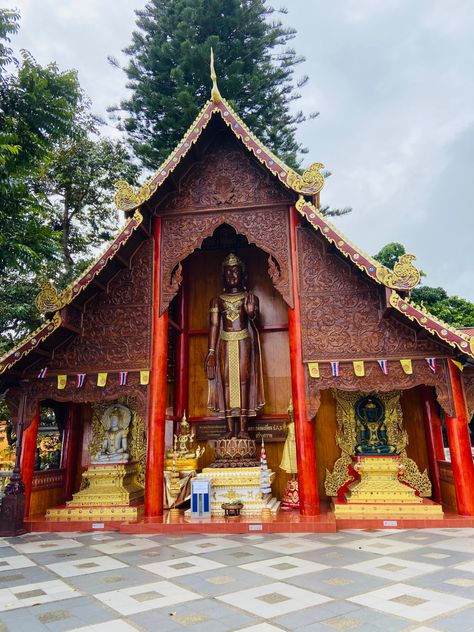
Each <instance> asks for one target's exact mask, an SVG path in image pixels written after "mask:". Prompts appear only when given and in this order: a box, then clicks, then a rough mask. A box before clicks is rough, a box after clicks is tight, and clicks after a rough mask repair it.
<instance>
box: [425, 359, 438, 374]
mask: <svg viewBox="0 0 474 632" xmlns="http://www.w3.org/2000/svg"><path fill="white" fill-rule="evenodd" d="M426 361H427V362H428V366H429V367H430V369H431V370H432V371H433V373H436V358H426Z"/></svg>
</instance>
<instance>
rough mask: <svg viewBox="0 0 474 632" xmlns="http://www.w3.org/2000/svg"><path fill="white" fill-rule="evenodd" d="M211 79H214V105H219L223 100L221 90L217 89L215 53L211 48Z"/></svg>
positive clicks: (212, 92)
mask: <svg viewBox="0 0 474 632" xmlns="http://www.w3.org/2000/svg"><path fill="white" fill-rule="evenodd" d="M211 79H212V90H211V99H212V100H213V101H214V103H219V101H220V100H221V98H222V97H221V93H220V92H219V88H218V87H217V75H216V70H215V68H214V51H213V50H212V47H211Z"/></svg>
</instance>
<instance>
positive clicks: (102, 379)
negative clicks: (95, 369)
mask: <svg viewBox="0 0 474 632" xmlns="http://www.w3.org/2000/svg"><path fill="white" fill-rule="evenodd" d="M106 384H107V373H97V386H101V387H102V388H103V387H104V386H105V385H106Z"/></svg>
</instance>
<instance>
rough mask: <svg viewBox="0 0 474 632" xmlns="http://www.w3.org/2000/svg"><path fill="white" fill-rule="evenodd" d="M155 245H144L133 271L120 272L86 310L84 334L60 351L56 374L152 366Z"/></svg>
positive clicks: (55, 360) (54, 363)
mask: <svg viewBox="0 0 474 632" xmlns="http://www.w3.org/2000/svg"><path fill="white" fill-rule="evenodd" d="M152 272H153V244H152V241H151V240H148V241H145V242H144V243H143V244H142V246H140V249H139V250H138V252H137V253H136V254H135V256H134V257H133V260H132V265H131V268H130V269H128V268H126V269H123V270H121V271H120V272H119V273H118V274H117V276H115V277H114V279H113V280H112V281H111V282H110V284H109V290H108V292H102V293H101V294H99V295H98V296H97V297H96V298H95V299H93V300H92V301H91V302H90V303H89V304H87V305H86V307H85V311H84V315H83V335H82V336H77V337H76V338H74V339H73V340H72V342H71V343H69V344H68V343H66V346H65V347H64V348H63V349H60V350H58V351H57V352H56V353H55V356H54V358H53V360H52V361H51V363H50V364H49V368H50V370H52V371H64V372H67V371H70V372H82V371H84V372H87V371H112V370H117V371H118V370H131V369H144V368H147V367H148V366H149V364H150V340H151V306H152Z"/></svg>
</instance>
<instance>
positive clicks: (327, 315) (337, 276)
mask: <svg viewBox="0 0 474 632" xmlns="http://www.w3.org/2000/svg"><path fill="white" fill-rule="evenodd" d="M298 255H299V288H300V294H301V310H302V339H303V357H304V360H305V361H307V362H308V361H312V360H313V361H316V360H323V359H328V360H343V359H356V358H416V357H422V358H424V357H428V356H437V355H438V356H439V355H447V354H450V353H451V351H450V350H449V349H448V348H447V347H446V346H445V345H443V344H442V343H438V342H437V341H436V340H433V339H432V338H430V337H426V334H422V335H421V336H420V334H419V333H418V332H417V331H416V329H415V328H414V327H413V328H412V327H410V326H407V325H404V324H402V323H401V322H399V321H397V320H395V319H394V318H391V317H388V318H384V317H383V316H382V313H383V310H384V309H385V304H384V301H383V293H382V290H381V288H379V287H378V286H376V285H375V284H374V283H372V282H371V281H370V280H369V279H367V278H365V277H364V276H363V275H362V274H361V273H360V272H359V271H358V270H357V269H355V268H354V266H352V265H351V264H350V263H349V262H348V261H345V260H344V259H342V258H341V257H340V256H339V255H338V254H336V253H335V252H334V251H333V250H332V249H331V247H330V245H329V244H328V243H327V242H326V240H324V239H323V238H322V237H321V236H319V235H317V234H314V232H313V231H312V230H311V229H308V228H301V229H298Z"/></svg>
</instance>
